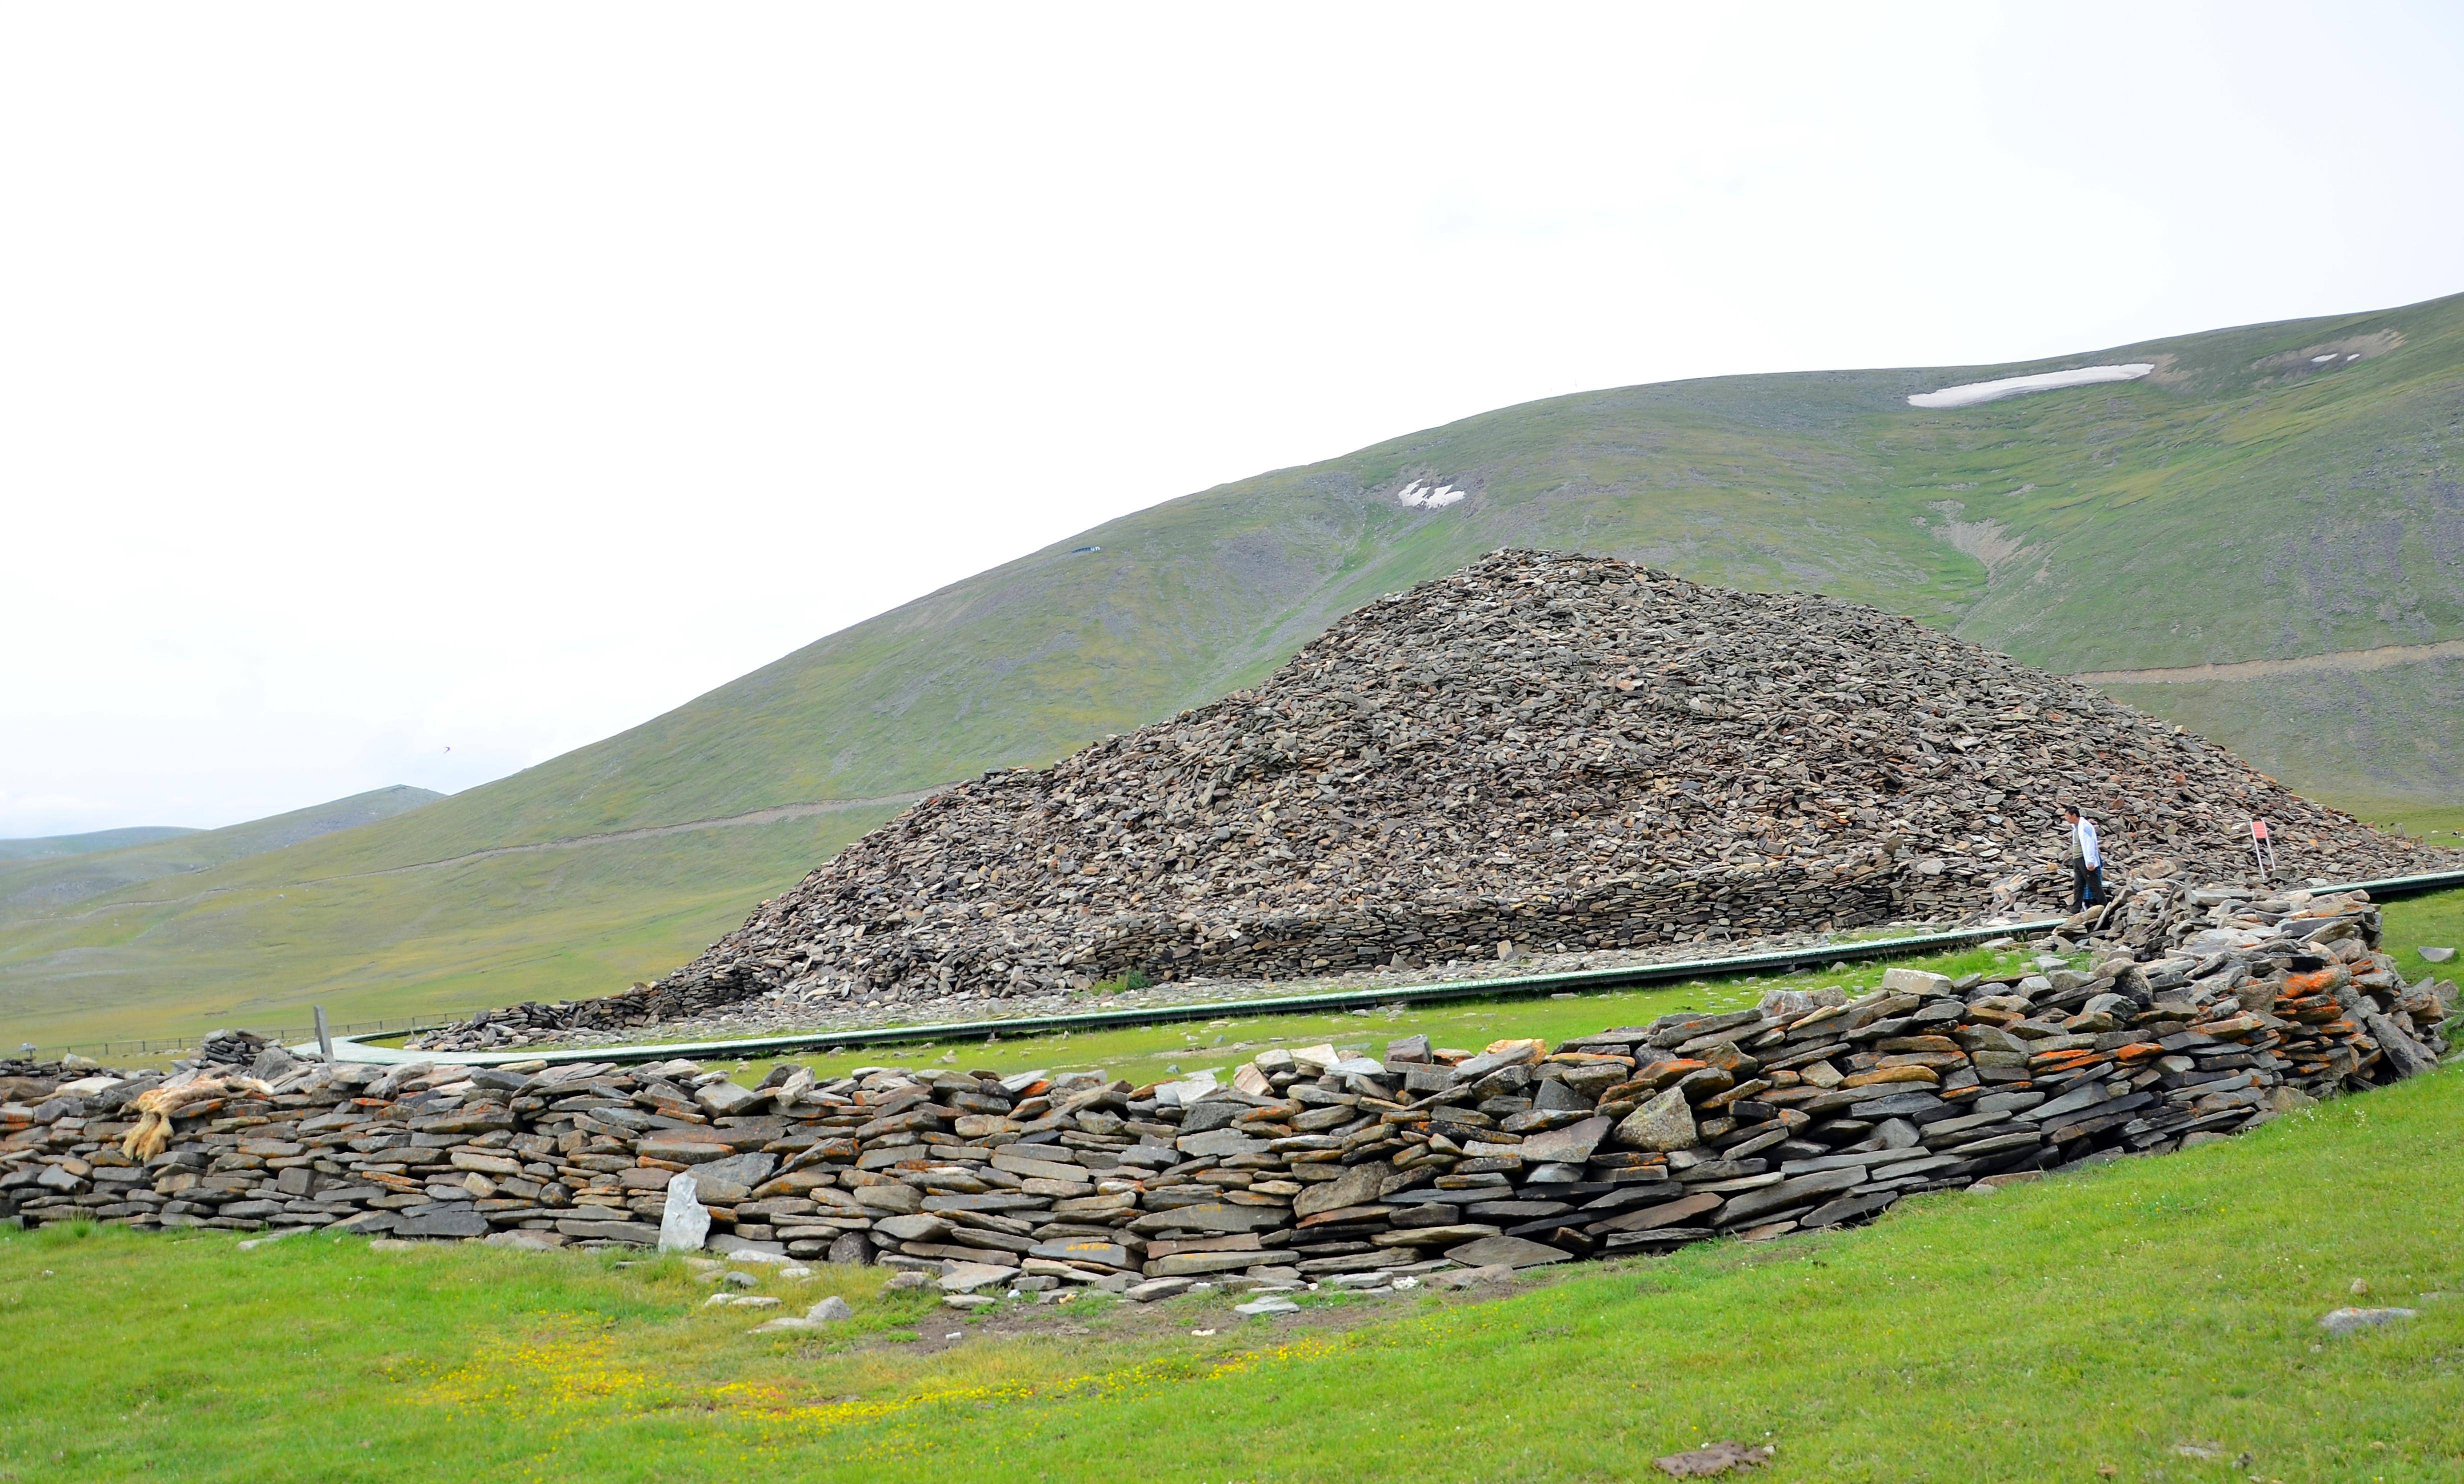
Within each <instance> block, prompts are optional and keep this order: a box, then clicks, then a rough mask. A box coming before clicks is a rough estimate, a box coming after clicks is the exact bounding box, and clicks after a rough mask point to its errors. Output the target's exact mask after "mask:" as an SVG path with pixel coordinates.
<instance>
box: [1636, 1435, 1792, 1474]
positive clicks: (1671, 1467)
mask: <svg viewBox="0 0 2464 1484" xmlns="http://www.w3.org/2000/svg"><path fill="white" fill-rule="evenodd" d="M1769 1462H1771V1450H1770V1449H1769V1448H1767V1447H1766V1448H1748V1447H1747V1446H1746V1445H1745V1444H1743V1443H1730V1442H1727V1441H1725V1440H1724V1441H1722V1442H1718V1443H1710V1444H1706V1445H1705V1446H1704V1447H1702V1448H1697V1449H1691V1450H1689V1451H1685V1452H1683V1453H1670V1454H1669V1455H1668V1456H1667V1457H1665V1458H1655V1459H1653V1460H1652V1461H1651V1466H1652V1467H1653V1468H1655V1469H1658V1470H1659V1471H1660V1472H1661V1473H1665V1474H1667V1475H1668V1476H1669V1477H1670V1478H1672V1479H1706V1478H1709V1477H1710V1476H1712V1475H1713V1474H1715V1473H1727V1472H1728V1471H1729V1470H1731V1469H1759V1468H1761V1467H1762V1466H1763V1465H1765V1464H1767V1463H1769Z"/></svg>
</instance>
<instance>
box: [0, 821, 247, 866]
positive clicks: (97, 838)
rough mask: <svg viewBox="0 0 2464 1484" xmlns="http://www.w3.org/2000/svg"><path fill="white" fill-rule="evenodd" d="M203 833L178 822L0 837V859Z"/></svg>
mask: <svg viewBox="0 0 2464 1484" xmlns="http://www.w3.org/2000/svg"><path fill="white" fill-rule="evenodd" d="M203 833H205V831H202V830H187V829H183V828H182V827H180V826H178V825H137V826H134V827H132V828H130V829H127V830H97V831H93V832H92V833H90V834H46V835H36V836H33V837H32V838H30V839H17V840H0V862H7V861H15V860H50V859H53V858H55V857H56V856H61V855H85V854H90V853H93V852H96V851H117V850H124V849H126V848H127V847H129V846H131V845H152V844H154V843H155V842H156V841H159V840H176V839H178V838H179V837H180V836H182V835H184V834H203Z"/></svg>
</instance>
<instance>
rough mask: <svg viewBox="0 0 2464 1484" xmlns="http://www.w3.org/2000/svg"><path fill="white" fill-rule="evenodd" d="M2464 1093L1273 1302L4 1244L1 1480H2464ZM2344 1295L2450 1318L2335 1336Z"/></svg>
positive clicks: (469, 1254)
mask: <svg viewBox="0 0 2464 1484" xmlns="http://www.w3.org/2000/svg"><path fill="white" fill-rule="evenodd" d="M2459 926H2464V906H2459V899H2458V898H2456V897H2454V896H2453V894H2451V895H2450V896H2449V897H2444V898H2435V899H2430V900H2424V901H2416V902H2406V903H2399V904H2397V906H2396V907H2395V908H2393V909H2392V910H2390V912H2389V914H2388V942H2389V946H2390V947H2391V948H2393V949H2394V950H2395V951H2397V952H2398V953H2399V955H2400V956H2401V957H2403V958H2404V959H2405V960H2406V962H2412V957H2411V955H2412V950H2413V949H2414V948H2416V947H2418V946H2419V945H2420V944H2421V943H2423V942H2434V941H2453V937H2454V934H2455V932H2456V930H2457V929H2458V927H2459ZM1722 987H1733V986H1722ZM1672 992H1674V991H1662V993H1663V994H1667V993H1672ZM1595 1008H1597V1007H1595ZM1523 1009H1524V1010H1526V1011H1531V1010H1538V1011H1542V1012H1545V1013H1546V1014H1548V1015H1551V1016H1556V1015H1559V1014H1568V1013H1573V1009H1572V1008H1569V1007H1563V1006H1558V1005H1550V1004H1544V1005H1541V1006H1536V1007H1535V1006H1528V1005H1527V1006H1525V1007H1523ZM1509 1014H1510V1012H1509ZM1355 1024H1359V1023H1358V1022H1355ZM1598 1024H1599V1021H1598V1020H1597V1019H1596V1018H1595V1019H1592V1020H1590V1021H1588V1022H1585V1023H1584V1025H1585V1029H1595V1028H1596V1027H1597V1025H1598ZM1237 1030H1238V1033H1241V1034H1243V1035H1246V1034H1252V1033H1254V1032H1255V1030H1256V1027H1255V1025H1254V1024H1251V1023H1243V1024H1242V1025H1241V1026H1240V1027H1238V1028H1237ZM1380 1033H1384V1031H1383V1028H1382V1027H1381V1028H1380ZM2459 1114H2464V1073H2459V1072H2458V1071H2457V1070H2456V1069H2453V1068H2450V1069H2447V1070H2445V1071H2442V1072H2439V1073H2437V1074H2431V1075H2429V1076H2425V1077H2422V1078H2419V1079H2416V1080H2414V1081H2411V1082H2408V1083H2404V1084H2400V1085H2398V1086H2396V1087H2394V1088H2391V1089H2387V1090H2384V1091H2380V1092H2375V1093H2371V1094H2369V1095H2367V1096H2360V1097H2352V1098H2344V1099H2340V1100H2337V1101H2333V1102H2330V1103H2327V1104H2325V1105H2323V1106H2321V1107H2320V1108H2318V1109H2316V1110H2313V1111H2311V1112H2308V1113H2304V1114H2297V1115H2292V1116H2288V1117H2286V1118H2284V1119H2278V1120H2277V1121H2276V1122H2274V1123H2272V1124H2271V1125H2269V1126H2267V1127H2265V1128H2262V1129H2259V1130H2257V1131H2255V1132H2254V1133H2252V1134H2249V1135H2246V1136H2244V1137H2241V1138H2238V1139H2234V1140H2231V1141H2226V1142H2223V1143H2218V1144H2212V1145H2209V1146H2206V1147H2203V1148H2198V1149H2193V1150H2189V1151H2186V1152H2183V1153H2179V1154H2173V1155H2167V1156H2163V1157H2159V1158H2153V1159H2140V1160H2125V1161H2122V1162H2119V1163H2113V1164H2109V1165H2106V1166H2103V1167H2101V1168H2092V1169H2084V1170H2074V1171H2069V1172H2065V1173H2062V1174H2059V1175H2057V1176H2054V1177H2052V1178H2050V1179H2047V1180H2045V1181H2043V1182H2042V1183H2039V1184H2035V1185H2015V1186H2012V1187H2009V1188H2006V1189H2004V1190H2002V1191H2000V1192H1998V1193H1995V1194H1991V1195H1977V1194H1970V1193H1965V1192H1958V1193H1945V1194H1941V1195H1935V1196H1924V1197H1916V1198H1913V1199H1911V1200H1909V1201H1906V1202H1903V1203H1902V1205H1901V1206H1899V1207H1896V1208H1895V1209H1894V1210H1893V1211H1892V1212H1891V1213H1890V1214H1889V1215H1888V1216H1886V1217H1885V1218H1884V1219H1883V1220H1881V1222H1878V1223H1877V1224H1875V1225H1874V1226H1872V1227H1869V1228H1866V1229H1861V1230H1856V1231H1847V1232H1835V1233H1825V1234H1820V1235H1816V1236H1813V1237H1793V1238H1790V1239H1787V1240H1784V1241H1780V1242H1775V1243H1771V1244H1768V1245H1763V1246H1752V1245H1746V1244H1740V1243H1737V1242H1733V1241H1725V1242H1719V1243H1711V1244H1705V1245H1701V1246H1696V1247H1689V1248H1685V1249H1683V1250H1681V1251H1679V1252H1678V1253H1676V1254H1675V1255H1674V1256H1671V1257H1666V1258H1658V1259H1653V1258H1635V1259H1626V1260H1622V1261H1617V1262H1611V1263H1599V1264H1584V1265H1581V1266H1580V1267H1579V1268H1568V1269H1560V1270H1556V1271H1554V1272H1551V1273H1544V1274H1538V1275H1536V1276H1535V1277H1532V1278H1529V1279H1528V1280H1527V1281H1526V1283H1525V1284H1524V1285H1522V1286H1521V1289H1520V1291H1518V1292H1515V1293H1512V1294H1511V1295H1509V1296H1500V1297H1493V1298H1482V1297H1479V1296H1470V1297H1466V1296H1439V1295H1429V1296H1421V1297H1416V1298H1407V1299H1395V1298H1383V1299H1378V1298H1364V1297H1356V1296H1336V1295H1332V1294H1319V1295H1312V1296H1307V1297H1306V1298H1305V1299H1304V1300H1303V1302H1304V1305H1305V1309H1304V1312H1303V1313H1302V1314H1300V1315H1293V1316H1286V1317H1282V1318H1254V1319H1244V1318H1241V1317H1240V1316H1238V1315H1235V1314H1233V1313H1232V1312H1231V1305H1232V1303H1233V1302H1234V1299H1232V1298H1231V1297H1228V1296H1190V1297H1184V1298H1179V1299H1175V1300H1172V1301H1170V1302H1167V1303H1164V1304H1159V1305H1155V1306H1145V1307H1142V1306H1135V1305H1129V1304H1111V1303H1110V1302H1109V1301H1107V1300H1106V1299H1103V1298H1101V1297H1081V1298H1078V1299H1076V1300H1073V1301H1072V1302H1071V1303H1070V1304H1068V1305H1067V1306H1066V1307H1063V1308H1060V1309H1043V1310H1036V1311H1028V1312H1024V1313H1021V1312H1018V1311H1016V1310H1015V1309H1013V1310H1011V1311H1010V1312H1007V1313H1000V1314H992V1315H986V1314H973V1315H959V1314H957V1313H954V1312H953V1311H950V1310H947V1309H944V1308H941V1307H939V1306H938V1305H937V1302H936V1301H935V1297H934V1296H930V1295H893V1294H889V1293H886V1292H884V1291H883V1289H882V1283H883V1281H884V1279H885V1278H886V1277H887V1276H888V1274H887V1273H886V1272H885V1271H884V1270H881V1269H877V1268H875V1269H848V1268H835V1269H833V1268H829V1267H827V1266H826V1265H825V1266H824V1267H823V1268H822V1269H821V1270H820V1271H818V1272H817V1273H816V1274H815V1276H814V1277H812V1278H811V1279H809V1280H797V1279H788V1278H783V1277H780V1276H778V1275H776V1274H775V1273H771V1272H768V1271H766V1270H765V1271H764V1273H763V1274H762V1275H761V1278H760V1282H759V1292H761V1293H764V1294H768V1295H773V1296H780V1297H781V1298H782V1299H784V1300H785V1301H786V1302H788V1303H790V1304H793V1305H794V1306H796V1307H797V1308H802V1307H804V1306H806V1305H809V1304H811V1303H812V1302H814V1301H815V1300H817V1299H819V1298H821V1297H823V1296H825V1295H832V1294H835V1295H838V1296H844V1297H846V1298H847V1299H848V1300H849V1302H850V1303H851V1304H852V1305H853V1307H854V1309H855V1317H854V1318H853V1319H851V1320H848V1321H847V1322H846V1323H844V1324H843V1325H840V1326H838V1327H835V1328H832V1329H830V1330H827V1331H824V1332H821V1333H818V1334H810V1335H805V1336H791V1337H773V1336H759V1337H757V1336H754V1335H752V1334H750V1333H749V1331H750V1329H751V1328H752V1324H753V1322H754V1320H755V1318H759V1316H748V1315H746V1314H745V1313H744V1312H743V1311H734V1312H727V1311H713V1310H710V1309H708V1308H705V1307H704V1306H703V1300H704V1299H705V1298H706V1297H707V1296H708V1295H709V1293H710V1292H711V1290H710V1288H709V1287H708V1286H706V1285H705V1284H703V1283H701V1282H698V1281H696V1280H695V1278H694V1276H693V1274H691V1273H690V1272H688V1271H687V1270H686V1269H685V1267H684V1265H683V1264H682V1263H681V1262H680V1261H679V1260H677V1259H674V1258H667V1259H661V1260H658V1261H643V1262H630V1263H627V1264H625V1265H624V1266H622V1267H619V1266H618V1265H617V1261H616V1256H617V1254H612V1253H611V1254H606V1255H605V1256H593V1255H588V1254H581V1253H544V1254H525V1253H520V1252H515V1251H505V1250H502V1249H491V1248H483V1247H452V1246H441V1245H440V1246H434V1247H429V1248H427V1249H425V1250H420V1251H376V1250H372V1249H371V1248H370V1247H369V1246H368V1245H367V1244H366V1243H365V1242H363V1241H362V1240H359V1239H354V1238H342V1239H333V1238H325V1237H319V1236H307V1237H299V1238H295V1239H292V1240H289V1241H285V1242H282V1243H279V1244H277V1245H275V1246H274V1247H272V1248H267V1249H262V1250H258V1251H251V1252H242V1251H237V1245H236V1243H237V1239H236V1238H235V1237H234V1236H232V1235H231V1234H230V1233H212V1234H199V1235H196V1236H192V1237H171V1236H165V1235H155V1236H143V1235H134V1234H131V1233H127V1232H124V1231H117V1230H92V1229H88V1230H84V1231H79V1230H77V1229H71V1228H58V1229H49V1230H46V1231H43V1232H41V1233H36V1234H5V1233H0V1327H5V1328H6V1329H7V1330H8V1331H9V1332H11V1333H23V1334H51V1333H74V1334H75V1335H76V1336H77V1340H78V1342H77V1343H76V1344H73V1345H63V1346H54V1347H52V1349H50V1350H48V1351H46V1353H45V1357H44V1363H42V1364H39V1365H18V1366H12V1367H9V1368H7V1369H5V1370H0V1474H10V1475H13V1476H14V1477H17V1478H20V1479H24V1480H28V1481H30V1484H31V1481H34V1480H50V1479H80V1480H86V1479H121V1478H128V1479H137V1478H164V1477H177V1478H183V1479H221V1478H231V1479H241V1478H245V1479H249V1480H252V1481H257V1480H267V1481H278V1480H286V1479H303V1480H305V1479H315V1480H329V1479H368V1480H379V1479H393V1478H399V1477H402V1476H404V1475H405V1474H407V1473H421V1474H425V1475H433V1476H436V1477H441V1478H448V1479H453V1478H497V1477H522V1478H592V1479H607V1480H627V1479H646V1480H649V1479H660V1480H664V1479H671V1478H677V1477H687V1478H698V1477H705V1476H719V1475H726V1476H733V1475H734V1474H735V1473H741V1472H743V1470H744V1467H745V1463H746V1460H747V1459H748V1458H752V1459H756V1460H758V1461H759V1472H761V1473H764V1474H775V1475H778V1476H781V1477H796V1478H813V1479H842V1478H843V1479H863V1480H898V1479H910V1478H914V1479H930V1480H934V1481H936V1484H956V1481H961V1480H971V1479H985V1480H1001V1481H1008V1480H1014V1479H1072V1478H1087V1477H1103V1478H1123V1479H1146V1478H1162V1477H1190V1478H1199V1479H1215V1478H1239V1479H1256V1480H1274V1479H1287V1480H1315V1479H1326V1478H1338V1477H1363V1478H1385V1477H1396V1476H1410V1477H1414V1478H1421V1479H1427V1480H1431V1481H1440V1480H1452V1479H1466V1480H1469V1479H1477V1480H1483V1481H1489V1480H1519V1479H1531V1480H1541V1479H1546V1480H1592V1479H1600V1480H1605V1479H1634V1478H1641V1477H1656V1476H1657V1475H1655V1474H1652V1473H1650V1472H1649V1471H1650V1460H1651V1459H1652V1458H1653V1457H1655V1456H1658V1455H1661V1454H1664V1453H1669V1452H1674V1451H1680V1450H1683V1449H1689V1448H1693V1447H1696V1446H1698V1445H1700V1444H1702V1443H1704V1442H1705V1441H1707V1440H1710V1439H1715V1438H1729V1439H1736V1440H1739V1441H1743V1442H1747V1443H1753V1444H1760V1443H1770V1444H1771V1445H1772V1446H1774V1447H1775V1448H1776V1450H1777V1454H1776V1457H1775V1459H1774V1460H1773V1462H1772V1463H1771V1465H1770V1466H1769V1467H1768V1468H1766V1469H1764V1470H1761V1471H1758V1472H1755V1473H1750V1474H1748V1475H1744V1476H1745V1477H1750V1478H1754V1479H1768V1480H1771V1481H1773V1484H1786V1481H1791V1480H1808V1481H1811V1480H1875V1481H1883V1480H1888V1481H1894V1484H1896V1481H1901V1480H1930V1479H1942V1480H1959V1481H1968V1480H1978V1479H2054V1478H2083V1479H2095V1478H2100V1477H2114V1478H2119V1479H2123V1480H2156V1479H2171V1480H2198V1479H2226V1478H2231V1479H2234V1480H2240V1479H2245V1478H2255V1479H2259V1480H2262V1481H2274V1480H2308V1479H2385V1480H2427V1479H2452V1478H2453V1477H2455V1476H2456V1474H2457V1473H2458V1471H2459V1469H2464V1373H2459V1370H2458V1367H2457V1365H2456V1362H2455V1357H2456V1355H2457V1354H2458V1351H2459V1346H2464V1299H2458V1298H2456V1297H2454V1296H2453V1295H2455V1294H2457V1293H2458V1292H2459V1290H2464V1259H2459V1257H2458V1255H2457V1253H2456V1251H2455V1250H2454V1245H2453V1241H2452V1239H2451V1237H2450V1234H2449V1233H2450V1229H2451V1227H2452V1225H2453V1223H2452V1219H2451V1215H2450V1209H2451V1207H2452V1205H2453V1201H2452V1196H2451V1194H2450V1192H2451V1191H2452V1190H2453V1188H2454V1185H2455V1183H2456V1181H2457V1180H2459V1179H2464V1147H2459V1145H2458V1143H2457V1141H2456V1140H2455V1139H2454V1137H2453V1130H2454V1127H2455V1123H2456V1120H2457V1118H2458V1116H2459ZM2363 1209H2366V1210H2368V1211H2370V1212H2372V1214H2373V1215H2374V1217H2375V1218H2376V1219H2374V1220H2370V1221H2354V1220H2352V1219H2351V1217H2350V1213H2351V1212H2353V1211H2355V1210H2363ZM2356 1282H2359V1283H2361V1284H2363V1285H2365V1287H2366V1289H2367V1294H2366V1296H2356V1295H2355V1293H2354V1285H2355V1283H2356ZM2346 1304H2367V1305H2397V1306H2403V1307H2409V1308H2413V1309H2415V1310H2417V1311H2418V1314H2419V1317H2418V1318H2415V1319H2413V1320H2410V1321H2409V1322H2404V1323H2399V1324H2397V1325H2395V1326H2392V1327H2390V1328H2387V1329H2385V1330H2380V1331H2376V1332H2370V1333H2365V1334H2361V1335H2356V1336H2352V1337H2349V1338H2344V1339H2334V1338H2330V1337H2328V1336H2327V1335H2325V1334H2323V1333H2322V1332H2321V1330H2320V1329H2319V1328H2318V1319H2319V1318H2320V1316H2321V1315H2322V1314H2324V1313H2326V1312H2327V1311H2329V1310H2331V1309H2335V1308H2338V1307H2341V1306H2343V1305H2346ZM953 1337H956V1338H955V1339H954V1338H953Z"/></svg>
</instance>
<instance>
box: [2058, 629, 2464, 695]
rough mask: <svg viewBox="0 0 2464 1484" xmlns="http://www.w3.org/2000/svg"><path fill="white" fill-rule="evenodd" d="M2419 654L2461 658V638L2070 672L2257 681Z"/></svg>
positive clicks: (2091, 678)
mask: <svg viewBox="0 0 2464 1484" xmlns="http://www.w3.org/2000/svg"><path fill="white" fill-rule="evenodd" d="M2425 659H2464V639H2438V640H2435V641H2433V642H2431V643H2429V644H2382V645H2380V646H2379V647H2378V648H2376V649H2367V650H2331V651H2329V652H2327V653H2323V654H2297V655H2295V656H2293V657H2292V658H2290V659H2233V660H2227V661H2226V662H2224V663H2223V664H2220V665H2177V666H2174V667H2172V668H2171V669H2167V670H2082V671H2080V672H2079V673H2078V674H2076V675H2074V676H2071V678H2072V679H2074V680H2078V681H2080V682H2081V683H2083V684H2087V685H2189V684H2194V683H2196V682H2198V681H2200V680H2257V679H2262V678H2265V677H2266V676H2279V675H2318V674H2321V673H2326V672H2332V671H2349V670H2385V669H2387V668H2388V667H2389V666H2391V665H2409V664H2413V663H2416V662H2418V661H2420V660H2425Z"/></svg>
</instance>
